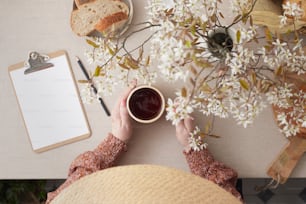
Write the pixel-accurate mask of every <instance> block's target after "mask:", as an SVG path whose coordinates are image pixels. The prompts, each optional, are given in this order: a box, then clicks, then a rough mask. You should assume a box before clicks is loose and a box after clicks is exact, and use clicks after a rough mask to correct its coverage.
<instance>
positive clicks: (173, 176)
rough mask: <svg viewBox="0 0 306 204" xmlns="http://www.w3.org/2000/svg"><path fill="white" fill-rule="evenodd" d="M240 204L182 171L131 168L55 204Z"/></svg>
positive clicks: (90, 181) (102, 176)
mask: <svg viewBox="0 0 306 204" xmlns="http://www.w3.org/2000/svg"><path fill="white" fill-rule="evenodd" d="M63 203H65V204H69V203H73V204H84V203H87V204H103V203H105V204H118V203H131V204H137V203H139V204H146V203H165V204H172V203H174V204H187V203H190V204H192V203H197V204H199V203H203V204H206V203H207V204H208V203H209V204H211V203H214V204H221V203H222V204H224V203H227V204H238V203H241V202H240V201H239V200H238V199H237V198H236V197H234V196H233V195H232V194H230V193H229V192H227V191H225V190H224V189H223V188H221V187H219V186H218V185H216V184H214V183H213V182H210V181H208V180H206V179H203V178H201V177H199V176H195V175H193V174H191V173H187V172H184V171H181V170H177V169H173V168H168V167H162V166H155V165H129V166H119V167H113V168H109V169H105V170H102V171H99V172H96V173H93V174H91V175H88V176H86V177H84V178H81V179H80V180H78V181H76V182H74V183H73V184H72V185H70V186H69V187H67V188H66V189H64V190H63V191H62V192H61V193H60V194H59V195H58V196H57V197H55V199H54V200H53V202H52V204H63Z"/></svg>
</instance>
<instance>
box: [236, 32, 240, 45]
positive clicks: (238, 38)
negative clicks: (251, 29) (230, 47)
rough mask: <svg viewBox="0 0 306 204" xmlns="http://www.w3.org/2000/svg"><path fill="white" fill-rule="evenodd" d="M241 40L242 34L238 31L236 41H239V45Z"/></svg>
mask: <svg viewBox="0 0 306 204" xmlns="http://www.w3.org/2000/svg"><path fill="white" fill-rule="evenodd" d="M240 39H241V32H240V30H238V31H237V32H236V40H237V43H239V42H240Z"/></svg>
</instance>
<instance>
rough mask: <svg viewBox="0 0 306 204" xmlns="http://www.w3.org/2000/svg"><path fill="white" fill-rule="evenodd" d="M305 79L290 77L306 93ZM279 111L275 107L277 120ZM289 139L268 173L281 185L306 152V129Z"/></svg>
mask: <svg viewBox="0 0 306 204" xmlns="http://www.w3.org/2000/svg"><path fill="white" fill-rule="evenodd" d="M305 79H306V75H300V76H297V75H293V76H289V80H290V81H291V82H293V83H294V84H295V85H296V86H297V87H299V89H302V90H303V91H306V83H305ZM279 111H280V108H278V107H275V106H273V112H274V116H275V118H276V113H277V112H279ZM283 111H288V110H283ZM288 139H289V143H288V144H287V145H286V146H285V147H284V148H283V149H282V150H281V152H280V153H279V155H278V156H277V157H276V159H275V160H274V162H273V163H272V164H271V166H270V167H269V168H268V171H267V174H268V175H269V176H271V177H272V178H273V179H274V180H275V181H277V182H279V183H281V184H283V183H285V182H286V181H287V179H288V178H289V177H290V175H291V173H292V171H293V170H294V168H295V166H296V165H297V163H298V162H299V160H300V159H301V157H302V155H303V154H304V152H306V128H302V127H300V133H299V134H298V135H296V136H292V137H289V138H288Z"/></svg>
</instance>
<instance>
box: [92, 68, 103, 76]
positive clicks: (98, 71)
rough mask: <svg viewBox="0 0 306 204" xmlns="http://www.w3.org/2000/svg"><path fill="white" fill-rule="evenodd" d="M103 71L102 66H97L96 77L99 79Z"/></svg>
mask: <svg viewBox="0 0 306 204" xmlns="http://www.w3.org/2000/svg"><path fill="white" fill-rule="evenodd" d="M101 69H102V67H101V66H97V67H96V69H95V73H94V76H95V77H97V76H99V75H100V72H101Z"/></svg>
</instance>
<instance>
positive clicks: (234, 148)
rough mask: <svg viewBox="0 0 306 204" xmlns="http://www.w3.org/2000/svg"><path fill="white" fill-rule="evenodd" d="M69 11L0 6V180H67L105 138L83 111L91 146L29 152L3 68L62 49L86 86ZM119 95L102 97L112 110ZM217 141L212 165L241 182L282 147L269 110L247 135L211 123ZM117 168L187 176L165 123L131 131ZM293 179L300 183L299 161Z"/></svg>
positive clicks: (62, 6)
mask: <svg viewBox="0 0 306 204" xmlns="http://www.w3.org/2000/svg"><path fill="white" fill-rule="evenodd" d="M133 2H134V8H135V9H134V10H135V16H134V20H133V22H134V23H137V22H141V21H143V19H144V16H145V13H144V12H145V11H144V9H143V7H144V5H145V3H146V1H143V0H133ZM71 10H72V0H62V1H58V0H44V1H40V0H28V1H19V0H1V2H0V26H1V31H0V52H1V54H0V62H1V63H0V130H1V132H0V161H1V168H0V179H4V178H16V179H17V178H65V177H66V175H67V170H68V167H69V164H70V162H71V161H72V160H73V159H74V158H75V157H76V156H77V155H78V154H80V153H82V152H84V151H86V150H91V149H93V148H94V147H95V146H97V145H98V143H99V142H101V141H102V140H103V138H104V137H105V136H106V135H107V132H108V131H110V128H111V126H110V119H109V118H108V117H106V115H105V113H104V112H103V110H102V108H101V107H100V105H99V104H96V105H85V110H86V113H87V116H88V118H89V123H90V126H91V129H92V136H91V137H90V138H89V139H86V140H82V141H80V142H76V143H73V144H69V145H66V146H63V147H59V148H56V149H53V150H50V151H47V152H44V153H39V154H37V153H34V152H33V151H32V149H31V146H30V143H29V140H28V137H27V134H26V130H25V127H24V124H23V121H22V117H21V114H20V112H19V109H18V104H17V100H16V97H15V95H14V92H13V87H12V84H11V82H10V81H9V75H8V71H7V68H8V66H9V65H12V64H15V63H17V62H20V61H23V60H25V59H26V58H27V55H28V53H29V51H32V50H36V51H39V52H42V53H48V52H53V51H56V50H60V49H65V50H67V52H68V54H69V56H70V58H71V59H72V60H71V61H72V69H73V71H74V73H75V75H76V78H77V79H84V76H83V75H82V73H81V70H80V69H79V67H78V66H77V63H76V62H75V61H74V56H75V55H77V56H79V57H80V58H81V59H83V60H84V61H85V57H84V54H83V53H84V50H85V48H86V47H87V45H86V43H85V41H84V39H82V38H80V37H77V36H76V35H75V34H74V33H72V32H71V29H70V25H69V18H70V12H71ZM87 66H88V65H87ZM156 86H157V87H159V88H160V89H161V91H162V92H164V94H165V96H166V97H172V96H173V90H174V89H173V87H169V86H168V85H167V86H166V84H164V83H163V82H162V81H160V82H159V83H157V84H156ZM173 86H174V85H173ZM120 92H121V90H118V93H120ZM118 93H115V94H114V95H113V96H111V97H104V100H105V102H106V104H107V105H108V107H109V108H110V109H112V107H113V104H114V103H113V102H114V101H115V99H116V98H117V96H118ZM196 120H197V121H198V122H199V123H201V122H203V121H204V120H205V119H204V118H203V117H201V116H196ZM215 134H217V135H221V136H222V138H221V139H213V138H209V139H208V143H209V149H210V150H211V152H212V153H213V154H214V155H215V157H216V159H218V160H221V161H223V162H225V163H226V164H228V165H230V166H232V167H233V168H235V169H236V170H237V171H238V173H239V176H240V177H242V178H253V177H267V175H266V169H267V168H268V166H269V164H270V163H271V162H272V161H273V160H274V159H275V157H276V155H277V154H278V152H279V151H280V150H281V149H282V147H283V146H284V145H285V144H286V143H287V139H286V138H284V137H283V136H282V135H281V134H280V133H279V131H278V129H277V127H276V125H275V124H274V121H273V116H272V112H271V109H270V108H267V109H266V111H265V112H264V113H263V114H261V115H260V117H258V118H257V120H256V121H255V123H254V125H252V126H251V127H250V128H247V129H244V128H242V127H239V126H237V125H236V124H235V122H234V121H232V120H222V121H220V120H217V121H216V124H215ZM119 163H120V164H136V163H137V164H139V163H141V164H160V165H165V166H170V167H176V168H179V169H183V170H186V171H188V166H187V164H186V162H185V158H184V156H183V154H182V148H181V146H180V145H179V144H178V142H177V140H176V139H175V136H174V127H173V126H171V124H170V123H169V122H166V121H165V119H161V120H159V121H158V122H156V123H154V124H150V125H140V124H135V134H134V137H133V139H132V140H131V142H130V144H129V148H128V152H127V153H126V154H125V155H123V157H122V158H121V160H120V162H119ZM292 176H293V177H306V156H305V155H304V156H303V157H302V159H301V161H300V163H299V164H298V166H297V167H296V169H295V171H294V173H293V175H292Z"/></svg>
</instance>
